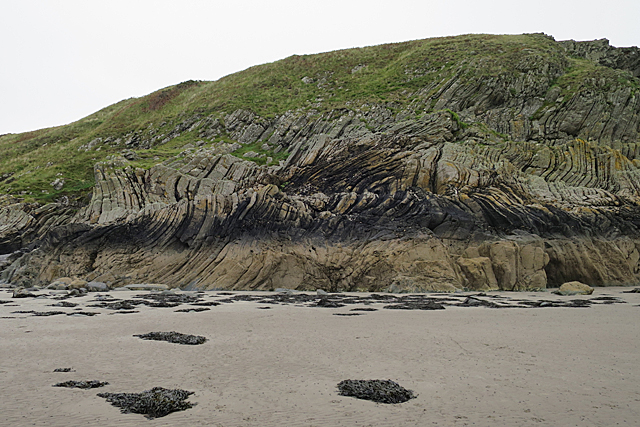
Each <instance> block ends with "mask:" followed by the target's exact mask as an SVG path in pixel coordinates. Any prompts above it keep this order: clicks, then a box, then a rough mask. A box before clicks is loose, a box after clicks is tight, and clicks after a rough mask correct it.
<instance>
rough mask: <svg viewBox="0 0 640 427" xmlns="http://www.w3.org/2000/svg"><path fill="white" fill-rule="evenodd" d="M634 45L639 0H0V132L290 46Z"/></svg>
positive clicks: (271, 56) (276, 54)
mask: <svg viewBox="0 0 640 427" xmlns="http://www.w3.org/2000/svg"><path fill="white" fill-rule="evenodd" d="M531 32H545V33H547V34H550V35H553V36H554V37H555V38H556V40H566V39H574V40H593V39H598V38H608V39H609V40H610V41H611V44H612V45H614V46H639V45H640V0H609V1H598V2H596V1H590V0H580V1H578V0H527V1H520V0H491V1H489V0H456V1H444V0H423V1H410V0H383V1H379V0H366V1H364V0H323V1H310V0H261V1H257V0H227V1H218V0H210V1H204V0H180V1H178V0H175V1H165V0H108V1H107V0H101V1H96V0H0V134H4V133H18V132H24V131H29V130H35V129H40V128H44V127H49V126H57V125H62V124H66V123H70V122H73V121H75V120H78V119H80V118H82V117H85V116H87V115H89V114H91V113H93V112H95V111H97V110H99V109H101V108H103V107H106V106H107V105H110V104H113V103H115V102H118V101H120V100H122V99H125V98H130V97H138V96H142V95H146V94H148V93H150V92H153V91H155V90H157V89H160V88H162V87H166V86H169V85H172V84H176V83H179V82H181V81H185V80H189V79H194V80H217V79H218V78H220V77H222V76H224V75H227V74H231V73H234V72H236V71H240V70H243V69H245V68H248V67H250V66H252V65H258V64H263V63H266V62H272V61H276V60H278V59H282V58H285V57H287V56H290V55H293V54H310V53H318V52H326V51H331V50H336V49H344V48H351V47H360V46H370V45H376V44H381V43H388V42H400V41H406V40H415V39H422V38H428V37H437V36H448V35H458V34H468V33H491V34H520V33H531Z"/></svg>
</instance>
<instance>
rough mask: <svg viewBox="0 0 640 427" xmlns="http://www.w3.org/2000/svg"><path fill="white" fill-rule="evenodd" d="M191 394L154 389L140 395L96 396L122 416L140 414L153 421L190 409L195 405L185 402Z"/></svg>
mask: <svg viewBox="0 0 640 427" xmlns="http://www.w3.org/2000/svg"><path fill="white" fill-rule="evenodd" d="M192 394H193V392H192V391H186V390H180V389H174V390H169V389H166V388H162V387H154V388H152V389H151V390H145V391H143V392H142V393H98V396H99V397H103V398H105V399H107V402H109V403H111V404H112V405H113V406H116V407H118V408H120V411H121V412H122V413H123V414H128V413H134V414H142V415H144V416H145V417H147V418H149V419H153V418H159V417H164V416H165V415H169V414H170V413H172V412H177V411H184V410H186V409H189V408H192V407H193V406H194V405H196V404H195V403H191V402H186V401H185V400H186V399H187V398H188V397H189V396H190V395H192Z"/></svg>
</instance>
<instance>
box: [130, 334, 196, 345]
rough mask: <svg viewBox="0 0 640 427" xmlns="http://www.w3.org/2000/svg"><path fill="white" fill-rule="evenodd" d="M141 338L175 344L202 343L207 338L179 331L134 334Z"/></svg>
mask: <svg viewBox="0 0 640 427" xmlns="http://www.w3.org/2000/svg"><path fill="white" fill-rule="evenodd" d="M134 337H139V338H142V339H143V340H154V341H167V342H171V343H175V344H186V345H198V344H204V343H205V342H206V341H207V339H206V338H205V337H201V336H198V335H188V334H181V333H180V332H174V331H171V332H149V333H148V334H142V335H134Z"/></svg>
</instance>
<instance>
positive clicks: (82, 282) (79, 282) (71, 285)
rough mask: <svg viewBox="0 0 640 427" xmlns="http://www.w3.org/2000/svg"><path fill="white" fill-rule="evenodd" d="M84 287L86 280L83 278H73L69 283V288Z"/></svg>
mask: <svg viewBox="0 0 640 427" xmlns="http://www.w3.org/2000/svg"><path fill="white" fill-rule="evenodd" d="M86 287H87V281H86V280H83V279H73V280H72V281H71V283H69V288H70V289H80V288H86Z"/></svg>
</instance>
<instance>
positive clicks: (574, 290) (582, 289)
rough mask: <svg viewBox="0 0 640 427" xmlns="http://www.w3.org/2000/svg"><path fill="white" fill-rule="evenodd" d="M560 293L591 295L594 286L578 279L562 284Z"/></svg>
mask: <svg viewBox="0 0 640 427" xmlns="http://www.w3.org/2000/svg"><path fill="white" fill-rule="evenodd" d="M558 293H559V294H560V295H591V294H592V293H593V288H592V287H591V286H589V285H585V284H584V283H582V282H578V281H574V282H566V283H563V284H562V286H560V289H558Z"/></svg>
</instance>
